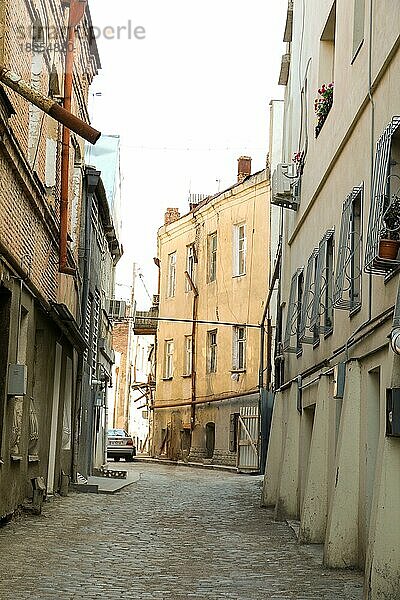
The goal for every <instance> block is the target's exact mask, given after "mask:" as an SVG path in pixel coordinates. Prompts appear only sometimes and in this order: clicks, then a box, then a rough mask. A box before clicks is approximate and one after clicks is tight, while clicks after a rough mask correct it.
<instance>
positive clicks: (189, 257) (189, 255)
mask: <svg viewBox="0 0 400 600" xmlns="http://www.w3.org/2000/svg"><path fill="white" fill-rule="evenodd" d="M195 262H196V257H195V250H194V245H193V244H191V245H190V246H188V247H187V249H186V271H187V272H188V275H189V277H190V279H191V280H192V281H193V283H194V270H195V266H194V265H195ZM185 279H186V282H185V290H186V291H187V292H190V290H191V289H192V288H191V286H190V283H189V281H188V280H187V278H185Z"/></svg>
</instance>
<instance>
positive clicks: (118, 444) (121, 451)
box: [107, 429, 136, 462]
mask: <svg viewBox="0 0 400 600" xmlns="http://www.w3.org/2000/svg"><path fill="white" fill-rule="evenodd" d="M134 456H136V447H135V445H134V443H133V439H132V437H131V436H130V435H129V433H127V432H126V431H125V429H109V430H108V432H107V458H113V459H114V460H115V461H119V459H120V458H124V459H125V460H126V461H127V462H130V461H132V460H133V457H134Z"/></svg>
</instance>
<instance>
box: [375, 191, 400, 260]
mask: <svg viewBox="0 0 400 600" xmlns="http://www.w3.org/2000/svg"><path fill="white" fill-rule="evenodd" d="M382 221H383V225H384V227H383V229H382V230H381V234H380V239H379V258H383V259H386V260H396V258H397V254H398V251H399V248H400V197H399V196H397V195H393V196H392V199H391V201H390V203H389V205H388V206H387V208H386V210H385V211H384V213H383V216H382Z"/></svg>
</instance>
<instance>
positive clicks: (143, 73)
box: [89, 0, 287, 308]
mask: <svg viewBox="0 0 400 600" xmlns="http://www.w3.org/2000/svg"><path fill="white" fill-rule="evenodd" d="M89 6H90V9H91V13H92V18H93V23H94V25H95V26H97V27H99V28H101V29H102V28H104V27H105V26H107V25H109V26H112V27H114V28H116V27H117V26H124V25H127V24H128V21H129V20H130V21H131V27H132V30H133V29H134V28H135V27H143V28H144V29H145V30H146V35H145V39H142V40H139V39H135V37H133V39H130V40H128V39H127V32H126V31H122V32H121V39H120V40H107V39H105V38H104V36H100V38H99V39H98V46H99V51H100V58H101V62H102V70H101V72H100V75H99V76H98V77H96V79H95V81H94V83H93V86H92V90H91V91H92V93H97V92H101V96H94V97H92V106H91V115H92V122H93V124H94V126H95V127H97V128H99V129H101V130H102V131H103V132H104V133H111V134H119V135H121V159H122V164H121V167H122V177H123V181H122V193H123V213H122V221H123V229H122V243H123V245H124V249H125V256H124V258H123V259H122V260H121V263H120V267H119V270H118V273H117V282H118V283H122V284H126V285H129V284H130V283H131V271H132V263H133V262H134V261H135V262H136V263H137V264H138V265H139V267H140V270H141V272H142V273H143V275H144V280H145V282H146V284H147V286H148V288H149V291H150V293H151V294H152V293H156V291H157V290H156V281H157V273H156V267H155V266H154V263H153V260H152V258H153V256H156V238H157V229H158V227H159V226H160V225H162V223H163V217H164V212H165V209H166V208H167V207H175V206H176V207H179V208H180V210H181V214H184V213H185V212H187V210H188V204H187V197H188V193H189V191H191V192H192V193H201V194H210V193H215V192H217V191H218V189H219V187H220V189H221V190H222V189H224V188H226V187H229V186H230V185H231V184H233V183H234V182H235V179H236V172H237V160H236V159H237V158H238V157H239V156H240V155H241V154H246V155H249V156H252V158H253V172H255V171H257V170H259V169H262V168H263V167H264V165H265V157H266V153H267V147H268V118H269V113H268V104H269V101H270V100H271V99H272V98H281V97H282V88H280V87H279V86H278V85H277V81H278V75H279V68H280V59H281V55H282V53H283V52H284V44H283V42H282V37H283V30H284V23H285V15H286V10H287V2H286V0H247V2H243V0H212V1H211V0H201V2H200V1H199V0H169V1H166V0H146V1H145V0H141V1H138V0H113V2H105V0H90V1H89ZM139 34H140V31H139ZM128 295H129V289H128V288H127V287H123V286H117V288H116V296H117V297H119V296H120V297H125V296H128ZM135 295H136V297H137V301H138V305H139V308H141V307H144V308H146V307H147V305H148V303H149V302H148V299H147V297H146V294H145V292H144V288H143V286H142V284H141V282H140V281H139V280H137V282H136V290H135Z"/></svg>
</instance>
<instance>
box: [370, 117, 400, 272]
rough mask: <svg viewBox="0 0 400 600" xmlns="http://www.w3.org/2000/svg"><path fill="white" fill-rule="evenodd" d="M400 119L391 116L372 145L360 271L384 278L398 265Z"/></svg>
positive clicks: (399, 231) (399, 234)
mask: <svg viewBox="0 0 400 600" xmlns="http://www.w3.org/2000/svg"><path fill="white" fill-rule="evenodd" d="M399 178H400V117H399V116H395V117H393V118H392V121H391V122H390V123H389V124H388V126H387V127H386V129H385V130H384V131H383V132H382V135H381V137H380V138H379V140H378V143H377V145H376V153H375V162H374V171H373V182H372V188H371V202H370V212H369V219H368V229H367V236H366V244H365V261H364V264H365V266H364V269H365V271H367V272H368V273H375V274H378V275H386V274H387V273H388V271H392V270H393V269H394V268H396V267H398V266H399V265H400V260H399V258H398V250H399V237H400V194H399Z"/></svg>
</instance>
